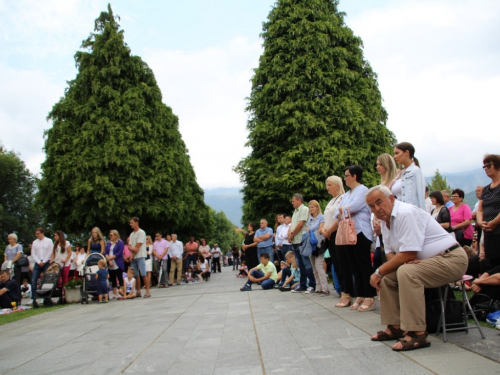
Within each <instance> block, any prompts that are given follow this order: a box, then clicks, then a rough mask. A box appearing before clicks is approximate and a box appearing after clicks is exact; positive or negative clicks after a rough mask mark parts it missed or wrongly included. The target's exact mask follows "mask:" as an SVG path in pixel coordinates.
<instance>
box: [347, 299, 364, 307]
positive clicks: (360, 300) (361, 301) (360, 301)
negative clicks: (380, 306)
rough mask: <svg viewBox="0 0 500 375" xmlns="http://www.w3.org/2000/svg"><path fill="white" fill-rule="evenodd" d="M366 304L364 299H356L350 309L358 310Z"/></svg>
mask: <svg viewBox="0 0 500 375" xmlns="http://www.w3.org/2000/svg"><path fill="white" fill-rule="evenodd" d="M363 302H364V299H361V298H356V301H355V302H354V303H353V304H352V306H351V307H350V309H351V310H357V309H359V307H360V306H361V304H362V303H363Z"/></svg>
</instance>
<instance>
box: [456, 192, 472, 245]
mask: <svg viewBox="0 0 500 375" xmlns="http://www.w3.org/2000/svg"><path fill="white" fill-rule="evenodd" d="M464 197H465V193H464V191H463V190H461V189H455V190H453V191H452V192H451V197H450V198H451V201H452V202H453V204H454V205H453V206H451V207H450V217H451V229H452V230H453V232H454V233H455V236H456V238H457V241H458V242H459V243H460V245H462V246H465V245H467V246H471V245H472V238H473V237H474V230H473V229H472V225H471V223H472V212H471V210H470V207H469V206H468V205H466V204H465V203H463V200H464ZM462 232H463V235H462Z"/></svg>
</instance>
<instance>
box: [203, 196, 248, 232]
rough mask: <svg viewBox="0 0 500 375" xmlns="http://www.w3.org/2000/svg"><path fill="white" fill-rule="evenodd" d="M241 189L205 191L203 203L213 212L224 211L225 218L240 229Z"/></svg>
mask: <svg viewBox="0 0 500 375" xmlns="http://www.w3.org/2000/svg"><path fill="white" fill-rule="evenodd" d="M240 190H241V188H239V187H235V188H214V189H205V203H206V204H207V205H209V206H210V207H212V208H213V209H214V210H215V211H224V213H225V214H226V216H227V218H228V219H229V220H230V221H231V222H232V223H233V224H234V225H236V226H237V227H241V216H242V214H243V212H242V209H241V208H242V206H243V195H242V194H241V193H240Z"/></svg>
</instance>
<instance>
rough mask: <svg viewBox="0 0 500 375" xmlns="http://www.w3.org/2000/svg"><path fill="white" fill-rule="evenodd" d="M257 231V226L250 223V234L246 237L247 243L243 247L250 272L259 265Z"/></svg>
mask: <svg viewBox="0 0 500 375" xmlns="http://www.w3.org/2000/svg"><path fill="white" fill-rule="evenodd" d="M255 230H256V227H255V224H254V223H249V224H248V233H247V234H246V235H245V241H244V242H243V245H242V248H243V250H244V251H245V260H246V263H247V266H248V269H249V270H250V269H252V268H254V267H257V266H258V265H259V258H258V256H257V242H255V241H254V236H255Z"/></svg>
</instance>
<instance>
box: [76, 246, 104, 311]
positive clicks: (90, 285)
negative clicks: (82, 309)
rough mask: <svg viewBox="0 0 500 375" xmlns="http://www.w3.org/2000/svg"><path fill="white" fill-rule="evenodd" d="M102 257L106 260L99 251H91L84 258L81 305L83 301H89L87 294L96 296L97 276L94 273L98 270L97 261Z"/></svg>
mask: <svg viewBox="0 0 500 375" xmlns="http://www.w3.org/2000/svg"><path fill="white" fill-rule="evenodd" d="M101 259H104V261H106V258H105V257H104V255H101V254H99V253H93V254H90V255H89V256H88V257H87V259H85V264H84V265H83V271H84V272H83V284H82V289H81V291H82V305H83V303H84V302H85V303H86V304H88V303H89V301H88V299H87V298H88V296H89V295H90V296H93V297H96V296H97V278H96V274H97V271H98V270H99V266H98V264H97V263H98V262H99V261H100V260H101Z"/></svg>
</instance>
